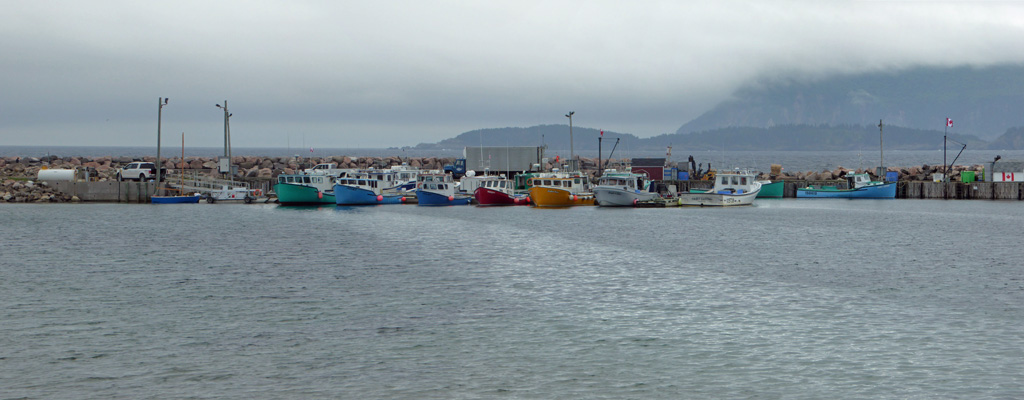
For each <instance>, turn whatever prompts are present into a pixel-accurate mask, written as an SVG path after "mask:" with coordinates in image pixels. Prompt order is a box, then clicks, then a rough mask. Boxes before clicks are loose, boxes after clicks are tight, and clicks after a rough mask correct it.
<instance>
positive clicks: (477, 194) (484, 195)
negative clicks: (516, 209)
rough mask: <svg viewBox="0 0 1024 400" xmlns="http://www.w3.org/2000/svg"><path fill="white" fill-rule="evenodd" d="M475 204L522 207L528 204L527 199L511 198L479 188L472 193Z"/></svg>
mask: <svg viewBox="0 0 1024 400" xmlns="http://www.w3.org/2000/svg"><path fill="white" fill-rule="evenodd" d="M473 198H475V199H476V204H478V205H481V206H523V205H527V204H530V199H529V197H526V196H513V195H510V194H508V193H505V192H502V191H499V190H494V189H489V188H484V187H479V188H476V190H475V191H474V192H473Z"/></svg>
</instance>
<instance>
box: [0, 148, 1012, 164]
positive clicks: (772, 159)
mask: <svg viewBox="0 0 1024 400" xmlns="http://www.w3.org/2000/svg"><path fill="white" fill-rule="evenodd" d="M940 143H941V142H940ZM314 150H315V151H314V152H309V150H308V149H294V148H293V149H287V148H236V149H234V150H232V152H231V154H233V155H248V156H264V157H290V156H296V155H297V156H300V157H311V156H312V157H330V156H339V155H340V156H355V157H392V156H397V157H461V156H462V155H463V154H462V153H463V150H462V149H461V148H460V149H448V150H417V149H314ZM177 151H178V150H174V151H171V152H170V153H168V154H169V155H170V156H171V157H173V156H174V155H175V154H178V153H176V152H177ZM607 151H608V150H606V152H605V153H604V154H603V155H602V156H603V157H608V153H607ZM958 152H959V149H952V148H951V149H949V151H948V152H947V154H946V159H945V162H947V163H952V162H953V161H954V159H955V158H956V157H957V153H958ZM222 154H224V149H223V147H196V148H186V149H185V156H186V157H217V156H220V155H222ZM545 154H546V155H548V156H549V157H550V158H554V156H555V155H559V154H560V155H561V156H562V157H563V158H564V157H567V156H568V154H569V150H557V149H548V150H547V151H546V153H545ZM576 154H577V155H579V156H581V157H590V158H597V157H598V154H597V151H578V152H577V153H576ZM47 155H57V156H60V157H70V156H84V157H104V156H114V157H121V156H126V157H143V156H156V148H154V147H61V146H0V157H15V156H18V157H43V156H47ZM665 155H666V154H665V151H662V150H659V151H637V150H623V149H618V150H617V151H616V153H615V158H616V159H619V158H646V157H665ZM691 155H692V156H693V158H694V161H695V162H697V163H700V164H703V168H706V167H707V165H708V163H711V165H712V167H713V168H717V169H723V168H724V169H731V168H753V169H756V170H759V171H769V170H770V169H771V165H772V164H780V165H782V166H783V168H785V170H786V171H822V170H825V169H827V170H834V169H836V168H838V167H845V168H852V169H857V168H865V169H871V170H873V169H874V168H875V167H877V166H878V164H879V161H880V160H879V158H880V157H881V156H882V155H880V154H879V152H878V151H697V152H692V151H687V150H686V148H685V146H676V147H675V148H674V149H673V153H672V158H671V160H670V161H672V162H677V163H685V162H686V161H687V160H688V157H689V156H691ZM997 155H998V156H1001V157H1002V159H1003V160H1014V159H1016V160H1024V150H973V149H972V150H965V151H964V152H963V154H961V155H960V156H959V158H958V159H956V165H975V164H983V163H988V162H992V160H993V159H994V158H995V156H997ZM884 157H885V165H886V166H895V167H911V166H919V165H923V164H928V165H942V164H943V154H942V148H941V147H939V148H937V149H936V150H890V151H886V152H885V154H884Z"/></svg>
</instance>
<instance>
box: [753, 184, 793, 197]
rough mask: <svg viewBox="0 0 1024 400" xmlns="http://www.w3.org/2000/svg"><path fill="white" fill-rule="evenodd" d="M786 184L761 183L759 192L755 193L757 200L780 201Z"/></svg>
mask: <svg viewBox="0 0 1024 400" xmlns="http://www.w3.org/2000/svg"><path fill="white" fill-rule="evenodd" d="M785 186H786V182H783V181H778V182H772V181H761V191H760V192H759V193H757V198H759V199H781V198H782V191H783V188H785Z"/></svg>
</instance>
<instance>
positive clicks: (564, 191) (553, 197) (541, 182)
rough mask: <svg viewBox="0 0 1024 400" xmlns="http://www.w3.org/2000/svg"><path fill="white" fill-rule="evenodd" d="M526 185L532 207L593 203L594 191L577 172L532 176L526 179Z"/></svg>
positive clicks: (588, 204) (589, 204) (584, 177)
mask: <svg viewBox="0 0 1024 400" xmlns="http://www.w3.org/2000/svg"><path fill="white" fill-rule="evenodd" d="M527 186H529V187H530V189H529V194H530V203H532V204H533V206H534V207H571V206H592V205H594V193H592V192H591V191H590V184H589V183H588V182H587V177H586V176H584V175H582V174H579V173H559V174H555V175H554V176H544V177H540V176H538V177H533V178H530V179H529V180H527Z"/></svg>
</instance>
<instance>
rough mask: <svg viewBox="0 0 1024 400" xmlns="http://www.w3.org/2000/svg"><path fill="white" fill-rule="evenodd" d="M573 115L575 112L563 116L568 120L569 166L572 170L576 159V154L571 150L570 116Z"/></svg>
mask: <svg viewBox="0 0 1024 400" xmlns="http://www.w3.org/2000/svg"><path fill="white" fill-rule="evenodd" d="M573 114H576V112H575V111H569V113H568V114H565V117H566V118H569V165H570V166H572V167H573V170H575V161H573V160H575V159H576V152H575V151H574V150H573V146H572V115H573Z"/></svg>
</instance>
